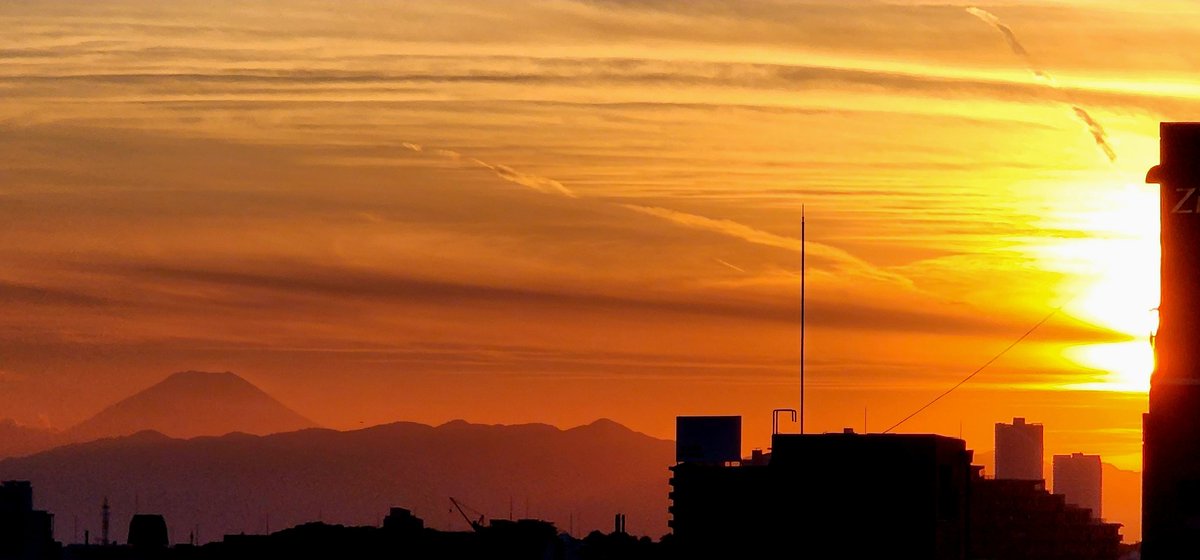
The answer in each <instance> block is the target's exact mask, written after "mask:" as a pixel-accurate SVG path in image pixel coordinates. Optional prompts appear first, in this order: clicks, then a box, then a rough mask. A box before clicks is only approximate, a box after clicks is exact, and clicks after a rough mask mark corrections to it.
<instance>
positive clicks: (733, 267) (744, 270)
mask: <svg viewBox="0 0 1200 560" xmlns="http://www.w3.org/2000/svg"><path fill="white" fill-rule="evenodd" d="M713 260H714V261H717V264H720V265H724V266H725V267H727V268H730V269H732V270H736V271H738V272H741V273H742V274H745V273H746V269H744V268H742V267H740V266H737V265H734V264H730V263H728V262H726V261H724V260H722V259H718V258H716V257H713ZM0 373H3V372H0Z"/></svg>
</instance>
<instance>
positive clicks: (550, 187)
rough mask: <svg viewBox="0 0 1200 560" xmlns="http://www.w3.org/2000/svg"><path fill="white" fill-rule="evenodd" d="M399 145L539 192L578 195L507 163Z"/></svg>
mask: <svg viewBox="0 0 1200 560" xmlns="http://www.w3.org/2000/svg"><path fill="white" fill-rule="evenodd" d="M400 146H401V147H403V148H404V149H406V150H411V151H414V152H421V153H433V154H437V155H439V156H442V157H444V158H447V159H452V160H454V161H459V162H464V161H465V162H468V163H470V164H472V165H475V166H477V167H482V168H484V169H487V170H488V171H491V172H492V174H493V175H495V176H496V177H499V178H501V179H503V180H505V181H508V182H510V183H514V184H517V185H521V186H523V187H528V188H530V189H533V190H535V191H538V192H541V193H545V194H557V195H561V196H566V197H569V198H579V195H577V194H575V192H574V191H572V190H571V189H568V188H567V187H566V185H563V184H562V183H560V182H558V181H555V180H554V179H550V178H548V177H541V176H538V175H531V174H529V173H522V172H520V171H517V170H516V169H513V168H511V167H509V166H507V165H501V164H498V163H488V162H486V161H483V160H480V159H476V158H473V157H467V156H465V155H463V154H461V153H459V152H456V151H454V150H443V149H435V148H428V147H426V146H422V145H421V144H414V143H412V142H403V143H401V144H400Z"/></svg>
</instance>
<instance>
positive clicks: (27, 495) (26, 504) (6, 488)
mask: <svg viewBox="0 0 1200 560" xmlns="http://www.w3.org/2000/svg"><path fill="white" fill-rule="evenodd" d="M58 554H59V545H58V543H56V542H54V516H53V515H51V514H49V513H47V512H45V511H38V510H35V509H33V486H32V485H31V484H30V483H29V482H28V481H24V480H9V481H5V482H0V560H35V559H38V560H40V559H43V558H46V559H48V558H57V557H58Z"/></svg>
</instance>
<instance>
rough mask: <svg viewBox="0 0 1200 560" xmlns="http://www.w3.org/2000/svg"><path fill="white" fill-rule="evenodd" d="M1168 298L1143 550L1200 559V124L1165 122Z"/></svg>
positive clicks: (1148, 420)
mask: <svg viewBox="0 0 1200 560" xmlns="http://www.w3.org/2000/svg"><path fill="white" fill-rule="evenodd" d="M1159 134H1160V163H1159V165H1157V166H1155V167H1154V168H1152V169H1151V170H1150V172H1149V173H1148V174H1147V176H1146V182H1148V183H1158V185H1159V201H1160V204H1159V215H1160V221H1161V234H1160V238H1161V243H1162V263H1161V273H1162V274H1161V298H1162V299H1161V302H1160V303H1159V307H1158V330H1157V332H1156V333H1155V334H1154V336H1153V338H1152V340H1153V342H1154V357H1155V367H1154V374H1153V375H1152V376H1151V378H1150V407H1149V412H1147V413H1146V414H1145V416H1144V417H1143V420H1142V423H1143V426H1142V438H1143V439H1142V441H1143V453H1142V461H1143V466H1142V555H1143V558H1146V559H1148V560H1158V559H1162V558H1200V123H1162V125H1161V127H1160V130H1159Z"/></svg>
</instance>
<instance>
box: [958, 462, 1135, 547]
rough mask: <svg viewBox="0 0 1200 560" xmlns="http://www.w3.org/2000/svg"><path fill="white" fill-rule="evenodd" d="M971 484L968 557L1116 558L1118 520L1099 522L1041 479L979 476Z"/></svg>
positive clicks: (1118, 544)
mask: <svg viewBox="0 0 1200 560" xmlns="http://www.w3.org/2000/svg"><path fill="white" fill-rule="evenodd" d="M976 469H977V470H976V475H975V477H974V479H973V480H972V483H971V534H970V553H969V558H972V559H987V560H1116V558H1118V556H1119V554H1120V547H1121V535H1120V528H1121V526H1120V524H1117V523H1103V522H1100V521H1099V520H1097V519H1096V518H1095V517H1094V516H1093V515H1092V514H1091V512H1089V511H1088V510H1087V509H1084V508H1081V507H1076V506H1073V505H1069V504H1067V502H1066V500H1064V498H1063V496H1060V495H1057V494H1051V493H1049V492H1047V491H1046V485H1045V483H1044V482H1043V481H1040V480H1019V479H1018V480H1005V479H991V478H984V477H983V476H982V475H981V474H980V472H979V471H981V470H982V467H976Z"/></svg>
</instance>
